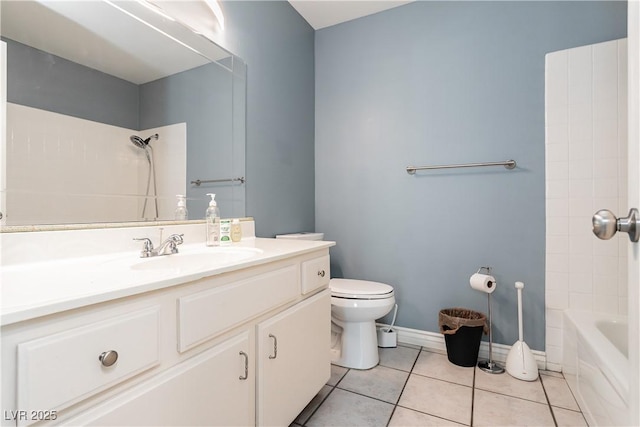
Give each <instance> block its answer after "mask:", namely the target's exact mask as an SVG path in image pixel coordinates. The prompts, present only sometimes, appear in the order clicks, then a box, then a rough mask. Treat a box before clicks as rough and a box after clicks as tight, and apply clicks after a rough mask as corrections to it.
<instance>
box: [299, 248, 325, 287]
mask: <svg viewBox="0 0 640 427" xmlns="http://www.w3.org/2000/svg"><path fill="white" fill-rule="evenodd" d="M330 278H331V271H330V267H329V255H325V256H323V257H319V258H315V259H311V260H309V261H304V262H303V263H302V294H303V295H304V294H308V293H309V292H311V291H315V290H316V289H319V288H322V287H324V286H327V285H329V280H330Z"/></svg>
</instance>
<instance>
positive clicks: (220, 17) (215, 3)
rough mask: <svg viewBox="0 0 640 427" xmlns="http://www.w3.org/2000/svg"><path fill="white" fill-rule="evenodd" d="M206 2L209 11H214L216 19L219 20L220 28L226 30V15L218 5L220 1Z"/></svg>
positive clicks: (208, 0) (207, 0) (205, 0)
mask: <svg viewBox="0 0 640 427" xmlns="http://www.w3.org/2000/svg"><path fill="white" fill-rule="evenodd" d="M204 2H205V3H206V4H207V6H209V9H211V10H212V11H213V14H214V15H215V16H216V19H218V23H219V24H220V28H221V29H222V30H224V15H223V13H222V9H221V8H220V3H218V0H204Z"/></svg>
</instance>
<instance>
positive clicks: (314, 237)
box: [276, 233, 324, 240]
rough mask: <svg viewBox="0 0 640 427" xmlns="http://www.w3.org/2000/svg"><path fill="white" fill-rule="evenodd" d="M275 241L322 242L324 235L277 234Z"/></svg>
mask: <svg viewBox="0 0 640 427" xmlns="http://www.w3.org/2000/svg"><path fill="white" fill-rule="evenodd" d="M276 239H296V240H322V239H324V233H293V234H278V235H277V236H276Z"/></svg>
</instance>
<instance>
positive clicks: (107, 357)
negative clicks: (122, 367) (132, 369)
mask: <svg viewBox="0 0 640 427" xmlns="http://www.w3.org/2000/svg"><path fill="white" fill-rule="evenodd" d="M98 360H99V361H100V363H102V366H105V367H107V368H108V367H109V366H113V365H114V364H115V363H116V362H117V361H118V352H117V351H115V350H109V351H105V352H103V353H101V354H100V356H98Z"/></svg>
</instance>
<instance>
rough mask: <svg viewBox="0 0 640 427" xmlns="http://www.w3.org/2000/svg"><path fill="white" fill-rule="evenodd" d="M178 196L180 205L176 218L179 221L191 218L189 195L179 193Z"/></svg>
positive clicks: (177, 208)
mask: <svg viewBox="0 0 640 427" xmlns="http://www.w3.org/2000/svg"><path fill="white" fill-rule="evenodd" d="M176 197H177V198H178V206H177V207H176V212H175V219H176V220H177V221H184V220H187V219H189V212H188V211H187V197H186V196H183V195H182V194H178V195H177V196H176Z"/></svg>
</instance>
